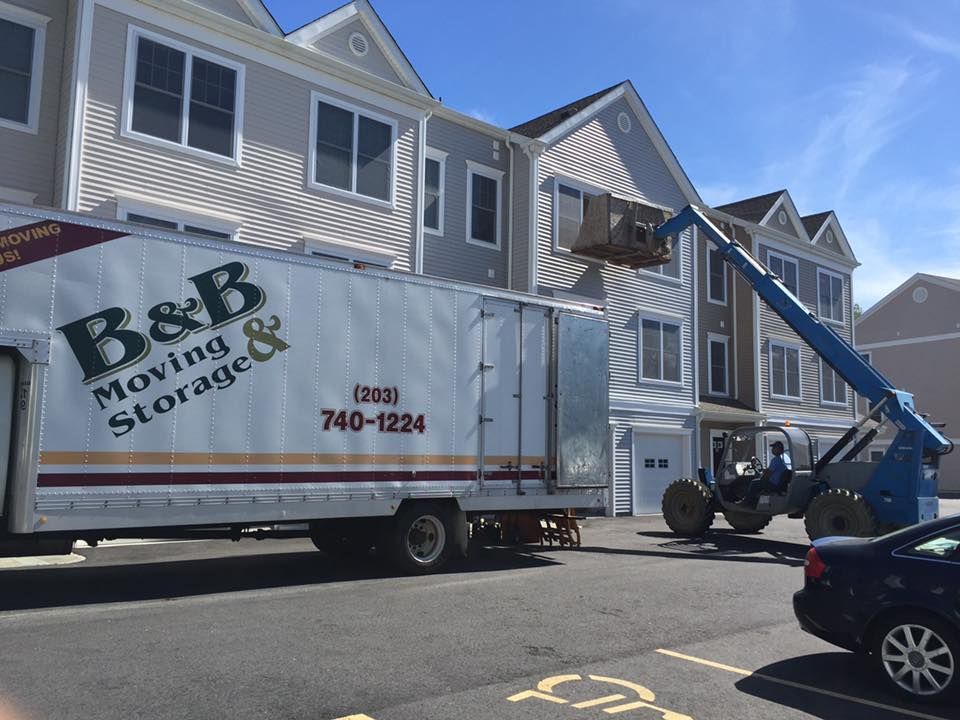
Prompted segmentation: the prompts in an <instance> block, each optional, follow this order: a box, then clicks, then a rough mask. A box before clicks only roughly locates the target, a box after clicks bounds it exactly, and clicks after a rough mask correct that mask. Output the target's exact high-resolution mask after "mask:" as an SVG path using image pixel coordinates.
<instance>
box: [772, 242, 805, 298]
mask: <svg viewBox="0 0 960 720" xmlns="http://www.w3.org/2000/svg"><path fill="white" fill-rule="evenodd" d="M771 257H775V258H777V259H778V260H779V261H780V263H781V264H783V265H785V264H786V263H790V264H791V265H793V269H794V271H795V272H796V277H797V292H796V293H795V297H796V298H797V299H798V300H799V299H800V260H799V259H798V258H795V257H792V256H790V255H783V254H781V253H779V252H776V251H774V250H771V249H770V248H769V247H767V262H766V263H764V264H763V265H764V267H765V268H767V270H769V271H770V272H773V268H771V267H770V258H771ZM777 277H779V278H780V281H781V282H782V283H783V284H784V286H785V287H787V290H789V289H790V288H789V287H788V286H787V281H786V280H785V279H784V278H783V276H782V275H778V276H777Z"/></svg>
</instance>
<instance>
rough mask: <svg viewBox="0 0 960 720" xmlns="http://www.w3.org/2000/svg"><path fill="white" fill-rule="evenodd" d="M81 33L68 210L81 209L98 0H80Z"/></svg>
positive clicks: (66, 174) (70, 129) (66, 167)
mask: <svg viewBox="0 0 960 720" xmlns="http://www.w3.org/2000/svg"><path fill="white" fill-rule="evenodd" d="M78 2H79V11H78V13H77V36H76V41H75V42H76V45H75V48H74V56H73V67H74V72H75V76H74V78H73V85H74V88H73V93H71V98H70V117H69V119H68V124H67V147H66V148H64V153H65V156H66V157H65V162H64V163H63V197H62V198H61V205H63V209H64V210H79V209H80V162H81V159H82V153H83V137H84V133H83V130H84V118H85V116H86V107H87V81H88V76H89V74H90V48H91V45H92V41H93V10H94V0H78Z"/></svg>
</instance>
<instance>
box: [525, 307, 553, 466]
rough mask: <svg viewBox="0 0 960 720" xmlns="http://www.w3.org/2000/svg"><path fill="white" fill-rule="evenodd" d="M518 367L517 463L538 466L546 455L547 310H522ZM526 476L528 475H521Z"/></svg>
mask: <svg viewBox="0 0 960 720" xmlns="http://www.w3.org/2000/svg"><path fill="white" fill-rule="evenodd" d="M522 318H523V327H522V331H521V345H520V355H521V361H522V364H521V367H520V374H521V375H520V377H521V380H520V421H521V431H520V465H521V467H522V468H524V470H527V471H529V470H541V469H542V466H543V465H544V464H545V463H546V459H547V403H548V401H549V397H548V396H549V392H548V390H549V380H550V378H549V361H548V359H549V356H550V353H549V338H548V336H547V330H548V327H549V322H550V313H549V312H548V311H546V310H544V309H543V308H542V307H532V306H529V305H525V306H524V307H523V311H522ZM524 477H525V478H528V479H534V478H529V477H528V475H524Z"/></svg>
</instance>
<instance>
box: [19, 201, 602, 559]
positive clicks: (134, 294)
mask: <svg viewBox="0 0 960 720" xmlns="http://www.w3.org/2000/svg"><path fill="white" fill-rule="evenodd" d="M607 348H608V333H607V326H606V322H605V318H604V314H603V311H602V309H600V308H595V307H590V306H587V305H582V304H577V303H569V302H562V301H559V300H554V299H551V298H546V297H539V296H530V295H524V294H521V293H516V292H509V291H502V290H496V289H492V288H486V287H480V286H474V285H468V284H463V283H457V282H451V281H448V280H443V279H438V278H431V277H425V276H421V275H411V274H407V273H401V272H393V271H389V270H385V269H379V268H373V267H369V266H364V265H361V264H345V263H338V262H335V261H331V260H329V259H323V258H318V257H310V256H306V255H299V254H295V253H292V252H282V251H273V250H269V249H264V248H259V247H255V246H247V245H242V244H239V243H233V242H225V241H219V240H215V239H210V238H204V237H200V236H193V235H187V234H177V233H171V232H165V231H161V230H157V229H154V228H147V227H144V226H138V225H133V224H128V223H120V222H111V221H104V220H101V219H99V218H92V217H90V216H85V215H78V214H68V213H60V212H56V211H51V210H41V209H36V208H24V207H17V206H12V205H0V546H6V547H7V548H8V552H14V551H13V550H11V548H19V549H20V550H19V551H20V552H24V553H25V554H32V553H35V552H37V549H38V548H39V547H41V546H47V547H49V546H50V544H51V543H53V544H59V545H61V546H62V547H63V551H68V550H67V548H69V547H71V545H72V542H73V541H74V540H76V539H84V540H88V541H90V542H94V543H95V542H96V541H98V540H99V539H103V538H114V537H173V536H182V535H183V534H189V533H196V534H205V535H204V536H211V535H215V534H217V533H221V532H222V533H224V534H225V535H233V536H238V535H240V534H243V533H244V532H247V531H248V530H249V529H251V528H257V527H264V526H279V527H284V526H291V527H292V526H294V525H296V524H299V525H300V526H303V524H305V523H306V524H308V526H309V528H310V534H311V537H313V539H314V541H315V542H316V543H317V544H318V545H320V546H324V547H329V546H331V545H336V544H341V545H342V544H343V543H347V544H348V545H349V544H354V545H357V546H365V547H366V548H369V547H370V545H371V544H375V545H377V546H378V548H380V549H385V550H386V551H387V552H388V553H390V554H392V555H393V556H394V558H395V559H396V560H397V561H398V562H399V563H400V565H401V566H402V567H404V568H405V569H406V570H408V571H411V572H428V571H431V570H436V569H437V568H439V567H440V566H442V565H443V564H444V562H445V561H446V560H447V559H448V558H449V557H450V556H451V554H452V553H453V552H454V551H455V550H456V549H457V548H463V547H464V546H465V543H466V536H467V524H468V523H469V522H470V521H471V520H473V519H476V518H478V517H480V516H484V515H486V514H491V513H499V512H504V511H530V512H538V511H546V510H558V509H563V508H579V509H594V510H598V511H602V509H603V508H604V506H605V504H606V495H607V488H608V485H609V482H610V472H611V470H610V435H609V431H608V391H607V375H608V370H607V367H608V364H607V352H608V349H607Z"/></svg>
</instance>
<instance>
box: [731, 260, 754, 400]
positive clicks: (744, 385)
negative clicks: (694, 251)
mask: <svg viewBox="0 0 960 720" xmlns="http://www.w3.org/2000/svg"><path fill="white" fill-rule="evenodd" d="M747 247H749V246H747ZM734 277H735V280H734V288H735V292H736V317H735V320H734V322H735V323H736V329H737V331H736V336H737V337H736V340H735V341H732V342H731V345H733V344H734V342H735V345H736V358H737V360H736V366H737V391H738V395H737V399H738V400H739V401H740V402H742V403H743V404H745V405H746V406H747V407H750V408H753V409H754V410H756V409H757V380H758V378H757V367H756V365H757V362H756V357H755V354H754V353H755V349H756V347H757V338H756V335H757V333H756V327H755V326H754V311H753V308H754V301H755V296H754V292H753V288H752V287H750V285H749V283H747V281H746V280H744V279H743V278H741V277H740V276H739V275H737V274H734Z"/></svg>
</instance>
